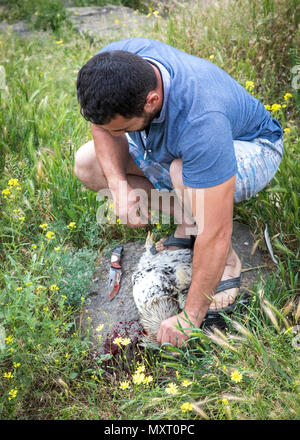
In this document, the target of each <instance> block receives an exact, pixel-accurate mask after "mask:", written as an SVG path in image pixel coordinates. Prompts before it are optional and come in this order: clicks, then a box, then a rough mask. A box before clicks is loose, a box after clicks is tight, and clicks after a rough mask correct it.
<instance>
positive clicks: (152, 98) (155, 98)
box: [144, 90, 159, 111]
mask: <svg viewBox="0 0 300 440" xmlns="http://www.w3.org/2000/svg"><path fill="white" fill-rule="evenodd" d="M158 102H159V94H158V93H157V92H156V91H154V90H151V91H150V92H149V93H148V95H147V98H146V103H145V106H144V109H145V110H148V111H149V110H153V109H154V108H156V107H157V104H158Z"/></svg>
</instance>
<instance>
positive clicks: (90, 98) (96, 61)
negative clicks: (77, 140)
mask: <svg viewBox="0 0 300 440" xmlns="http://www.w3.org/2000/svg"><path fill="white" fill-rule="evenodd" d="M156 87H157V78H156V75H155V72H154V69H153V67H152V66H151V64H149V63H148V62H147V61H146V60H144V59H143V58H142V57H140V56H139V55H136V54H133V53H131V52H127V51H124V50H114V51H110V52H102V53H100V54H97V55H95V56H94V57H93V58H91V59H90V60H89V61H88V62H87V63H86V64H85V65H84V66H83V67H82V68H81V69H80V71H79V72H78V76H77V98H78V101H79V104H80V113H81V114H82V116H83V117H84V118H85V119H86V120H88V121H90V122H93V123H94V124H97V125H104V124H108V123H109V122H110V121H111V119H113V118H114V117H115V116H116V115H117V114H119V115H121V116H123V117H125V118H133V117H140V116H141V115H142V114H143V110H144V105H145V102H146V98H147V95H148V93H149V92H150V91H151V90H154V89H156Z"/></svg>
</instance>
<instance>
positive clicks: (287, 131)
mask: <svg viewBox="0 0 300 440" xmlns="http://www.w3.org/2000/svg"><path fill="white" fill-rule="evenodd" d="M283 131H284V133H290V131H291V129H290V128H288V127H287V128H285V129H284V130H283Z"/></svg>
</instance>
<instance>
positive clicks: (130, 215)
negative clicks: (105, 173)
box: [111, 181, 150, 228]
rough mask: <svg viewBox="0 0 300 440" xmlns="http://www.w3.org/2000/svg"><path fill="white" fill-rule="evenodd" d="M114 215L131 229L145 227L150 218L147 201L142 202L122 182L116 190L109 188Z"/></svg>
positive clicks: (127, 185)
mask: <svg viewBox="0 0 300 440" xmlns="http://www.w3.org/2000/svg"><path fill="white" fill-rule="evenodd" d="M111 192H112V195H113V200H114V209H115V214H116V215H117V216H118V217H119V218H120V220H121V222H122V223H123V224H126V225H127V226H130V227H131V228H137V227H139V226H145V225H147V224H148V220H149V218H150V215H149V212H148V200H144V199H143V197H141V196H140V195H139V194H138V191H135V190H134V189H133V188H132V187H131V186H130V185H129V184H128V183H127V181H122V182H120V184H119V185H118V187H116V188H114V189H113V188H111Z"/></svg>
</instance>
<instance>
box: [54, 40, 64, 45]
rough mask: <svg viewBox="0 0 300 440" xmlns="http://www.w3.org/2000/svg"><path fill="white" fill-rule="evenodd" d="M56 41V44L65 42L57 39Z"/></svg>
mask: <svg viewBox="0 0 300 440" xmlns="http://www.w3.org/2000/svg"><path fill="white" fill-rule="evenodd" d="M55 43H56V44H62V43H63V40H58V41H55Z"/></svg>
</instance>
